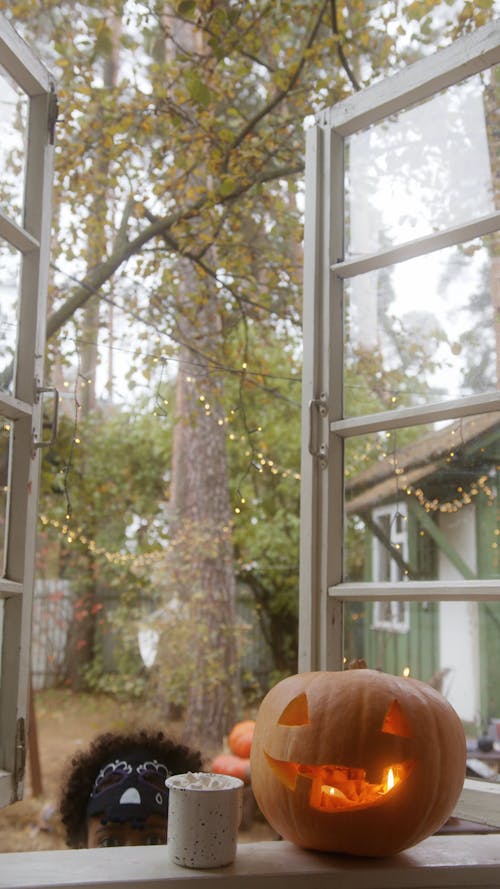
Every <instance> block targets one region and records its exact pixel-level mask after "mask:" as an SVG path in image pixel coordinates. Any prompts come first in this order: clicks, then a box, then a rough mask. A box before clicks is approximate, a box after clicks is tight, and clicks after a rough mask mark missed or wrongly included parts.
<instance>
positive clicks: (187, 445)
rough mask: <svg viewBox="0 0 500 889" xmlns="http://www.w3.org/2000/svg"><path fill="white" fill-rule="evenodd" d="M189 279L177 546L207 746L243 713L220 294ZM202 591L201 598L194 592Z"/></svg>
mask: <svg viewBox="0 0 500 889" xmlns="http://www.w3.org/2000/svg"><path fill="white" fill-rule="evenodd" d="M183 280H184V287H185V293H186V300H188V301H189V302H190V306H189V307H188V311H187V312H186V313H185V314H184V315H183V317H182V319H181V320H180V321H179V337H180V340H181V341H182V343H183V345H182V346H181V349H180V355H179V358H180V361H179V371H178V375H177V383H176V423H175V428H174V441H173V461H172V487H171V497H170V505H171V517H172V547H173V550H174V551H176V550H177V557H178V547H179V546H182V547H183V548H184V550H183V552H184V557H185V558H186V559H189V563H190V575H191V577H192V587H191V589H190V590H189V592H188V595H189V596H190V597H191V605H194V602H196V605H195V607H193V608H192V609H191V612H190V613H191V615H192V616H194V618H195V620H196V626H197V628H199V632H198V633H197V635H196V638H195V645H196V651H194V652H191V657H192V658H193V662H194V669H193V673H192V679H191V682H190V687H189V692H188V703H187V709H186V720H185V728H184V741H185V742H186V743H189V744H192V745H195V746H202V747H203V748H204V750H205V752H206V751H208V750H211V749H214V750H215V749H217V748H219V747H220V744H221V742H222V739H223V736H224V735H225V734H226V733H227V732H228V730H229V729H230V728H231V726H232V724H233V723H234V721H235V719H236V716H237V712H238V711H237V708H238V696H239V670H238V656H237V644H236V631H235V623H236V614H235V577H234V569H233V550H232V540H231V523H232V512H231V505H230V499H229V475H228V466H227V453H226V431H225V430H226V426H225V422H224V410H223V406H222V394H223V385H222V380H221V379H220V377H217V376H216V375H214V372H213V369H212V368H211V367H210V363H209V361H208V359H207V357H206V356H207V353H208V350H209V349H210V351H211V352H213V350H214V343H215V344H216V343H217V342H218V341H219V339H220V329H219V320H218V315H217V312H216V311H215V309H214V306H215V297H214V294H213V293H212V292H211V291H210V288H209V287H205V288H204V290H203V292H202V293H200V282H199V281H198V280H197V279H196V276H195V274H194V272H193V270H192V267H191V266H190V265H188V264H187V263H183ZM195 596H196V599H194V598H193V597H195Z"/></svg>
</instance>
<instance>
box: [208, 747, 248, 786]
mask: <svg viewBox="0 0 500 889" xmlns="http://www.w3.org/2000/svg"><path fill="white" fill-rule="evenodd" d="M210 771H211V772H215V774H217V775H232V777H233V778H241V780H242V781H244V782H245V784H250V760H249V759H248V757H247V758H243V757H241V756H234V755H233V754H231V753H221V754H220V755H219V756H216V757H215V759H213V760H212V762H211V764H210Z"/></svg>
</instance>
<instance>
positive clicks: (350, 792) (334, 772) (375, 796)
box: [265, 753, 415, 812]
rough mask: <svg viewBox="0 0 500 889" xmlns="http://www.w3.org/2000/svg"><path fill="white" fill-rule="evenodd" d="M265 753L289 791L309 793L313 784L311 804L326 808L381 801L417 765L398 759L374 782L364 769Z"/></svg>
mask: <svg viewBox="0 0 500 889" xmlns="http://www.w3.org/2000/svg"><path fill="white" fill-rule="evenodd" d="M265 757H266V759H267V762H268V764H269V766H270V768H271V769H272V771H273V772H274V774H275V775H276V777H277V778H278V779H279V781H280V782H281V783H282V784H284V786H285V787H287V788H288V789H289V790H290V791H293V792H297V791H301V793H304V794H306V795H307V791H308V790H309V785H310V790H309V799H308V802H309V805H310V806H311V807H312V808H313V809H319V810H321V811H323V812H336V811H339V810H342V809H353V808H364V807H366V806H372V805H374V804H375V803H378V802H381V800H382V799H383V798H384V797H387V795H388V794H390V793H392V792H393V791H395V790H396V789H397V787H398V785H399V784H400V783H401V781H403V780H404V779H405V778H407V777H408V775H409V774H410V772H411V771H412V769H413V767H414V765H415V761H414V760H405V761H404V762H402V763H395V764H393V765H392V766H389V767H388V768H386V769H384V770H383V774H382V776H381V780H380V782H378V783H371V782H369V781H367V780H366V770H365V769H358V768H349V767H346V766H336V765H319V766H318V765H304V764H302V763H296V762H288V761H286V760H280V759H274V758H273V757H272V756H270V755H269V754H268V753H265Z"/></svg>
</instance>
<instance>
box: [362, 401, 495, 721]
mask: <svg viewBox="0 0 500 889" xmlns="http://www.w3.org/2000/svg"><path fill="white" fill-rule="evenodd" d="M499 480H500V415H499V414H498V413H490V414H484V415H482V416H472V417H467V418H462V420H460V421H454V422H452V423H449V424H446V425H444V426H443V427H442V428H440V429H438V430H437V431H432V432H428V433H426V434H423V435H421V436H419V438H418V439H417V440H416V441H415V442H413V443H412V444H409V445H407V446H406V447H403V448H400V449H398V451H397V454H394V452H393V453H387V454H385V455H384V456H383V458H382V459H381V460H380V461H379V462H377V463H376V464H375V465H373V466H371V467H370V468H369V469H367V470H366V471H364V472H362V473H359V474H358V475H357V476H356V477H355V478H353V479H352V480H350V481H348V482H347V483H346V496H347V514H348V517H349V519H350V520H351V521H352V522H354V523H358V524H359V522H360V521H361V522H362V523H363V524H364V526H365V535H364V540H365V552H364V559H363V574H364V576H363V577H362V578H360V579H363V580H369V581H375V582H377V581H380V582H386V583H387V582H389V583H390V582H394V583H396V582H401V581H403V582H404V580H405V579H408V580H419V581H436V580H441V581H443V580H444V581H447V582H449V584H450V596H451V594H452V593H453V591H456V590H457V589H458V590H459V589H460V584H461V582H463V581H464V580H474V579H475V578H477V579H481V580H488V579H493V578H498V577H500V521H499V518H500V510H499V500H498V487H499ZM349 639H350V647H349V653H350V655H352V656H357V657H359V656H361V655H362V656H363V657H364V658H365V659H366V661H367V663H368V664H369V666H372V667H378V668H381V669H384V670H388V671H390V672H393V673H399V674H401V673H404V672H406V673H409V674H411V675H413V676H416V677H417V678H420V679H424V680H426V681H431V682H433V683H434V684H435V685H436V686H437V687H438V688H439V689H440V690H441V691H442V692H443V693H444V694H445V695H446V696H447V697H448V698H449V700H450V701H451V702H452V704H453V705H454V706H455V708H456V709H457V711H458V712H459V714H460V716H461V717H462V719H463V720H464V722H465V723H469V724H471V726H472V725H474V726H476V727H477V728H478V729H479V728H480V729H482V728H484V727H485V726H486V725H487V724H488V722H489V720H490V719H492V718H498V717H500V603H499V602H495V601H493V599H491V600H488V598H487V593H486V594H485V598H484V599H483V600H482V601H479V602H478V601H475V602H471V601H465V600H460V601H454V600H451V599H449V600H445V601H441V602H436V601H434V602H421V601H420V602H418V601H406V602H400V601H399V602H396V601H394V602H392V601H387V600H385V601H381V602H377V601H370V602H366V603H364V604H363V607H362V608H361V607H360V606H359V604H356V606H355V607H351V611H350V633H349Z"/></svg>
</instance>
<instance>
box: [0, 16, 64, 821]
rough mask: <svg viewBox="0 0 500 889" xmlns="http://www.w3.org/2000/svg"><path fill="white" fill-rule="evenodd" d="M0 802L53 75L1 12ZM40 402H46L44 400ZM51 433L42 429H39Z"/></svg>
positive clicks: (40, 295) (46, 229)
mask: <svg viewBox="0 0 500 889" xmlns="http://www.w3.org/2000/svg"><path fill="white" fill-rule="evenodd" d="M0 84H1V85H0V91H1V96H2V102H1V107H0V116H1V128H2V140H1V144H0V342H1V347H0V473H1V479H0V552H1V558H0V562H1V571H0V805H6V804H7V803H9V802H12V801H14V800H16V799H19V798H20V797H21V796H22V790H23V778H24V763H25V756H26V746H27V718H26V714H27V708H28V694H29V651H30V632H31V600H32V590H33V574H34V556H35V537H36V522H37V499H38V475H39V462H40V447H41V446H42V445H43V443H44V442H43V440H42V432H41V430H42V407H43V408H44V410H45V411H47V412H48V411H49V410H53V414H52V417H53V420H52V425H53V429H55V424H56V421H57V395H56V393H52V399H51V403H50V404H49V397H47V398H46V400H45V402H44V395H46V394H47V393H46V390H45V388H44V386H43V362H44V355H45V324H46V311H47V309H46V301H47V279H48V256H49V240H50V204H51V199H50V195H51V186H52V155H53V131H54V124H55V117H56V99H55V94H54V91H53V88H52V83H51V79H50V77H49V75H48V73H47V71H46V70H45V68H44V67H43V66H42V65H41V64H40V63H39V62H38V60H37V59H36V58H35V56H34V55H33V54H32V53H31V51H30V50H29V48H28V47H27V46H26V44H25V43H24V42H23V41H22V40H21V39H20V37H19V36H18V35H17V34H16V32H15V31H14V30H13V29H12V28H11V27H10V26H9V24H8V23H7V22H6V21H5V20H4V19H3V18H2V17H0ZM42 402H44V404H43V405H42ZM44 434H45V435H46V436H49V435H50V432H49V431H46V432H45V433H44Z"/></svg>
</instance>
